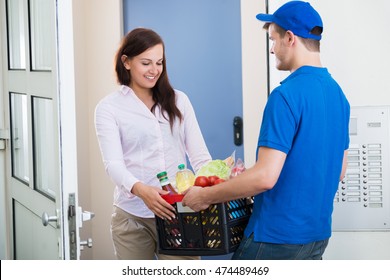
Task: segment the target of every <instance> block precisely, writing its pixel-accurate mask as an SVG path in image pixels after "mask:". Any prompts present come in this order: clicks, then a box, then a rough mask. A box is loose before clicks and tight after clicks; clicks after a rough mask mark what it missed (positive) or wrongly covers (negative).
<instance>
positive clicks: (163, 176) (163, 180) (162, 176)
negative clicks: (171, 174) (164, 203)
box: [157, 171, 177, 194]
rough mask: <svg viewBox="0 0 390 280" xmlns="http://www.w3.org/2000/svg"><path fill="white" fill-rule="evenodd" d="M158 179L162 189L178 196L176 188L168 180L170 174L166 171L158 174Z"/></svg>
mask: <svg viewBox="0 0 390 280" xmlns="http://www.w3.org/2000/svg"><path fill="white" fill-rule="evenodd" d="M157 178H158V180H159V181H160V184H161V187H162V189H163V190H165V191H168V192H169V194H177V191H176V190H175V188H174V187H173V186H172V185H171V182H170V181H169V179H168V174H167V172H166V171H162V172H160V173H158V174H157Z"/></svg>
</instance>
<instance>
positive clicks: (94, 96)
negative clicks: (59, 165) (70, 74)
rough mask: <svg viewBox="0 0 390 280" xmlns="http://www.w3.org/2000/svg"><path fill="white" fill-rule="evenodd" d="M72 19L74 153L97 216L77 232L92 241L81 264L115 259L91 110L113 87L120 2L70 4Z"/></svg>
mask: <svg viewBox="0 0 390 280" xmlns="http://www.w3.org/2000/svg"><path fill="white" fill-rule="evenodd" d="M73 3H74V14H75V17H74V18H75V27H76V29H75V56H76V62H75V65H76V75H75V76H76V88H77V93H76V95H77V96H76V100H77V102H76V103H77V105H76V106H77V133H78V137H77V143H78V146H77V150H78V162H79V171H78V174H79V180H78V183H79V202H80V206H81V207H82V208H83V210H86V211H91V212H93V213H95V217H94V218H93V219H92V220H91V221H88V222H85V223H84V224H83V228H82V229H80V235H81V239H82V240H87V238H89V237H92V240H93V247H92V248H85V249H84V251H83V252H82V253H81V258H82V259H114V258H115V256H114V253H113V249H112V245H111V237H110V218H111V209H112V196H113V184H112V182H111V181H110V180H109V178H108V177H107V175H106V173H105V171H104V167H103V164H102V159H101V156H100V151H99V147H98V143H97V139H96V135H95V128H94V109H95V106H96V104H97V103H98V101H99V100H100V99H101V98H103V97H104V96H105V95H107V94H108V93H110V92H111V91H113V90H114V89H115V88H116V81H115V76H114V68H113V60H114V54H115V52H116V49H117V47H118V44H119V41H120V39H121V37H122V6H121V3H122V1H121V0H83V1H73Z"/></svg>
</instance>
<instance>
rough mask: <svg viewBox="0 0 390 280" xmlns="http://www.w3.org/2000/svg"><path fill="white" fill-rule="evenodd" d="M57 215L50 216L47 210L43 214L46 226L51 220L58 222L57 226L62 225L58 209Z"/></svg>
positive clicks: (43, 221) (43, 222)
mask: <svg viewBox="0 0 390 280" xmlns="http://www.w3.org/2000/svg"><path fill="white" fill-rule="evenodd" d="M56 212H57V214H56V216H49V214H47V213H46V212H43V214H42V224H43V225H44V226H45V227H46V226H47V225H48V224H49V223H50V222H56V227H57V228H59V227H60V220H59V212H58V210H56Z"/></svg>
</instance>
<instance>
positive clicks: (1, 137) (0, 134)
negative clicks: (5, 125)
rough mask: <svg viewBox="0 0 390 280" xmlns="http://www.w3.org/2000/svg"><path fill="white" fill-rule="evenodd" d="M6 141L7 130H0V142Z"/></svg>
mask: <svg viewBox="0 0 390 280" xmlns="http://www.w3.org/2000/svg"><path fill="white" fill-rule="evenodd" d="M8 139H9V130H8V129H0V140H8Z"/></svg>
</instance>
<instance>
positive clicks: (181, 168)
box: [178, 163, 186, 170]
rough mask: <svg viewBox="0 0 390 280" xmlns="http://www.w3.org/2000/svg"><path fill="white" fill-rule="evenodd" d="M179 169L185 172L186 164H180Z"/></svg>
mask: <svg viewBox="0 0 390 280" xmlns="http://www.w3.org/2000/svg"><path fill="white" fill-rule="evenodd" d="M178 168H179V169H180V170H183V169H185V168H186V166H185V164H184V163H182V164H179V166H178Z"/></svg>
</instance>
